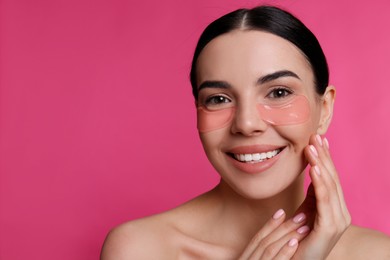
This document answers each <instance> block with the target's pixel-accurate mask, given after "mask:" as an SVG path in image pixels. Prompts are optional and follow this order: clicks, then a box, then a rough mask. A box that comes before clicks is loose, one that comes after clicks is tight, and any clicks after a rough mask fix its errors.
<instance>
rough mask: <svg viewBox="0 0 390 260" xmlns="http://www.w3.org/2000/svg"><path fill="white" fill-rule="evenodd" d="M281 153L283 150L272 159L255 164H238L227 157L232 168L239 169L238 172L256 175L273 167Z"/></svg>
mask: <svg viewBox="0 0 390 260" xmlns="http://www.w3.org/2000/svg"><path fill="white" fill-rule="evenodd" d="M283 151H284V149H283V150H282V151H280V153H278V154H277V155H275V156H274V157H272V158H271V159H267V160H265V161H262V162H257V163H246V162H240V161H238V160H236V159H234V158H232V157H231V156H229V155H228V158H229V160H230V161H231V163H232V164H233V166H234V167H236V168H237V169H239V170H240V171H242V172H245V173H249V174H257V173H261V172H264V171H266V170H268V169H269V168H271V167H272V165H274V164H275V163H276V162H277V161H278V159H279V157H280V155H281V153H283Z"/></svg>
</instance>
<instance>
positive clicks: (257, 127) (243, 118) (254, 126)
mask: <svg viewBox="0 0 390 260" xmlns="http://www.w3.org/2000/svg"><path fill="white" fill-rule="evenodd" d="M267 128H268V124H267V123H266V122H265V121H264V120H263V119H262V118H261V115H260V114H259V110H258V108H257V105H256V104H248V103H247V104H244V105H241V106H239V107H237V109H236V111H235V114H234V118H233V122H232V126H231V131H232V133H233V134H241V135H245V136H254V135H259V134H261V133H263V132H264V131H265V130H266V129H267Z"/></svg>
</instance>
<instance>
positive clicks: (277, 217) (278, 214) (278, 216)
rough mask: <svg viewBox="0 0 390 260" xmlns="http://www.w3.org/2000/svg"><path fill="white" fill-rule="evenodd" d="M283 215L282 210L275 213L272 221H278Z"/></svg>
mask: <svg viewBox="0 0 390 260" xmlns="http://www.w3.org/2000/svg"><path fill="white" fill-rule="evenodd" d="M283 215H284V210H283V209H279V210H278V211H276V212H275V214H274V215H273V216H272V218H273V219H280V218H281V217H282V216H283Z"/></svg>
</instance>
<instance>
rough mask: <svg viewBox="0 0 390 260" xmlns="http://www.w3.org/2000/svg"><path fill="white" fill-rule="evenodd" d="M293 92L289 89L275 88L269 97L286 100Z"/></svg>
mask: <svg viewBox="0 0 390 260" xmlns="http://www.w3.org/2000/svg"><path fill="white" fill-rule="evenodd" d="M292 93H293V92H292V91H291V90H290V89H287V88H275V89H273V90H272V91H271V92H270V93H268V95H267V97H269V98H284V97H287V96H289V95H291V94H292Z"/></svg>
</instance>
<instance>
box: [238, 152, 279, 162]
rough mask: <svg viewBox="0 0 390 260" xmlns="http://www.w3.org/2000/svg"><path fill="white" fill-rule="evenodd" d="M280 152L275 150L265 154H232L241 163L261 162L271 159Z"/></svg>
mask: <svg viewBox="0 0 390 260" xmlns="http://www.w3.org/2000/svg"><path fill="white" fill-rule="evenodd" d="M279 152H280V149H276V150H273V151H270V152H266V153H253V154H234V158H236V159H237V160H239V161H241V162H261V161H264V160H265V159H271V158H272V157H274V156H275V155H277V154H278V153H279Z"/></svg>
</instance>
